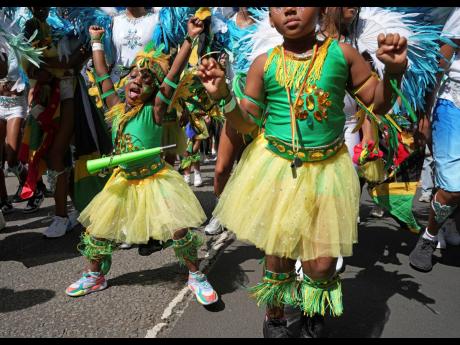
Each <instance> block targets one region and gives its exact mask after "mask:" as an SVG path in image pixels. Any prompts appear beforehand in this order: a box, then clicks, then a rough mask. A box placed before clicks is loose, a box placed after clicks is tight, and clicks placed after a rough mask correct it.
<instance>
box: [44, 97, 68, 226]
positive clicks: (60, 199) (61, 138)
mask: <svg viewBox="0 0 460 345" xmlns="http://www.w3.org/2000/svg"><path fill="white" fill-rule="evenodd" d="M73 102H74V101H73V99H71V98H70V99H66V100H63V101H62V102H61V118H60V119H61V120H60V124H59V129H58V132H57V134H56V137H55V138H54V141H53V144H52V146H51V149H50V151H49V155H48V158H49V164H50V167H51V169H53V170H54V171H56V172H61V171H64V169H65V165H64V158H65V154H66V153H67V151H68V150H69V145H70V142H71V139H72V135H73V130H74V108H73ZM67 181H68V173H67V172H65V173H63V174H60V175H59V176H58V178H57V183H56V191H55V193H54V201H55V203H56V211H55V214H56V215H57V216H60V217H67V195H68V192H69V191H68V183H67Z"/></svg>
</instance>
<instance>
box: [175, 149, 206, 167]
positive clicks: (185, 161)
mask: <svg viewBox="0 0 460 345" xmlns="http://www.w3.org/2000/svg"><path fill="white" fill-rule="evenodd" d="M200 160H201V154H200V153H199V152H197V153H195V154H194V155H191V156H188V157H184V158H182V160H181V162H180V169H181V170H185V169H187V168H190V166H191V165H192V164H193V163H197V162H199V161H200Z"/></svg>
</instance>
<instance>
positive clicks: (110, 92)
mask: <svg viewBox="0 0 460 345" xmlns="http://www.w3.org/2000/svg"><path fill="white" fill-rule="evenodd" d="M114 93H115V90H114V89H111V90H109V91H107V92H104V93H103V94H102V95H101V98H102V99H106V98H107V97H109V96H110V95H113V94H114Z"/></svg>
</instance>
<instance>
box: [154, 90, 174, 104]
mask: <svg viewBox="0 0 460 345" xmlns="http://www.w3.org/2000/svg"><path fill="white" fill-rule="evenodd" d="M157 97H160V99H161V100H162V101H163V102H165V103H166V104H167V105H170V104H171V100H170V99H167V98H166V97H165V95H163V93H162V92H161V91H158V93H157Z"/></svg>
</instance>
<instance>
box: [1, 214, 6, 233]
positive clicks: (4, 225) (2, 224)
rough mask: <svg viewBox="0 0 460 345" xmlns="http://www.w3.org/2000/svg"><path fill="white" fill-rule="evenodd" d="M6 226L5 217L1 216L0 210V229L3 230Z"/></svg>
mask: <svg viewBox="0 0 460 345" xmlns="http://www.w3.org/2000/svg"><path fill="white" fill-rule="evenodd" d="M5 228H6V222H5V217H3V213H2V211H0V230H3V229H5Z"/></svg>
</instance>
